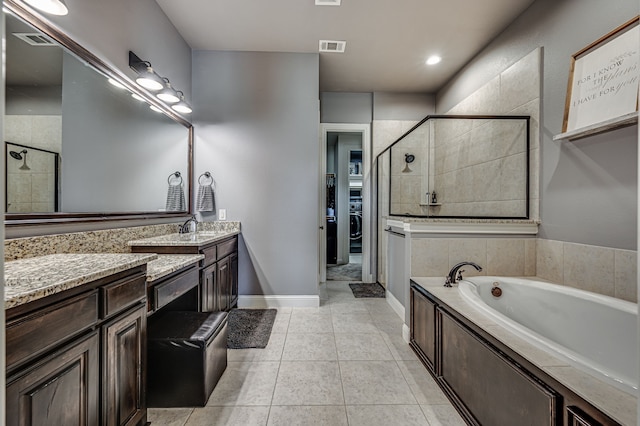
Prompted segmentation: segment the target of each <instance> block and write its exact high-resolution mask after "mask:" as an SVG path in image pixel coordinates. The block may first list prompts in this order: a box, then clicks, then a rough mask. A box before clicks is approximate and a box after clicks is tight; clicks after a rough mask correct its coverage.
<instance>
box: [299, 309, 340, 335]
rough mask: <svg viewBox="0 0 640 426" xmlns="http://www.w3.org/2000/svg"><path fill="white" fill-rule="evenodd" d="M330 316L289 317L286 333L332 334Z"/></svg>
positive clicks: (306, 315)
mask: <svg viewBox="0 0 640 426" xmlns="http://www.w3.org/2000/svg"><path fill="white" fill-rule="evenodd" d="M332 332H333V324H332V322H331V315H330V314H329V315H326V314H298V315H291V321H290V322H289V329H288V333H332Z"/></svg>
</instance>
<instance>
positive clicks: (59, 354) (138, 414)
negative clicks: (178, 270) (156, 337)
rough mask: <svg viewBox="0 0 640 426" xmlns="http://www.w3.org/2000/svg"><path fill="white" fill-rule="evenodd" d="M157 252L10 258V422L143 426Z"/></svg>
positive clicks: (7, 269)
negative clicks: (149, 300)
mask: <svg viewBox="0 0 640 426" xmlns="http://www.w3.org/2000/svg"><path fill="white" fill-rule="evenodd" d="M155 258H156V255H153V254H147V255H134V254H57V255H49V256H41V257H37V258H30V259H24V260H18V261H14V262H7V263H6V264H5V279H6V286H5V291H6V296H5V305H6V353H7V357H6V359H7V389H6V392H7V413H6V421H7V425H26V424H52V425H53V424H58V425H63V424H86V425H99V424H100V425H135V424H145V423H146V415H147V414H146V404H145V392H144V390H145V380H146V370H145V368H144V367H145V345H146V317H147V315H146V306H145V303H146V264H147V262H149V261H151V260H153V259H155Z"/></svg>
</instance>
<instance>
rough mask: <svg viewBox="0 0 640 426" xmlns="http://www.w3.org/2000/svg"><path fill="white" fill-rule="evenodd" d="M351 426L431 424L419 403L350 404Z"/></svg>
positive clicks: (412, 425) (420, 425)
mask: <svg viewBox="0 0 640 426" xmlns="http://www.w3.org/2000/svg"><path fill="white" fill-rule="evenodd" d="M347 416H348V418H349V426H388V425H402V426H429V423H427V419H426V418H425V417H424V414H423V412H422V410H421V409H420V406H419V405H348V406H347Z"/></svg>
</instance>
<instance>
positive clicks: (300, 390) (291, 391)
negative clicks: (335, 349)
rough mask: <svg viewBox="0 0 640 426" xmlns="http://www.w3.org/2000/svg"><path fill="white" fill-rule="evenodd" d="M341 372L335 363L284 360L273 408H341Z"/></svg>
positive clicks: (342, 402)
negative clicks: (300, 406) (281, 406)
mask: <svg viewBox="0 0 640 426" xmlns="http://www.w3.org/2000/svg"><path fill="white" fill-rule="evenodd" d="M342 404H344V396H343V393H342V386H341V382H340V369H339V367H338V363H337V362H335V361H309V362H307V361H282V362H281V365H280V371H279V372H278V381H277V383H276V388H275V392H274V394H273V405H342Z"/></svg>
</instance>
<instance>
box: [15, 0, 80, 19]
mask: <svg viewBox="0 0 640 426" xmlns="http://www.w3.org/2000/svg"><path fill="white" fill-rule="evenodd" d="M25 3H27V4H28V5H29V6H31V7H34V8H36V9H38V10H40V11H42V12H45V13H48V14H50V15H58V16H64V15H66V14H67V13H69V9H67V5H66V4H65V3H64V0H25Z"/></svg>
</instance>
